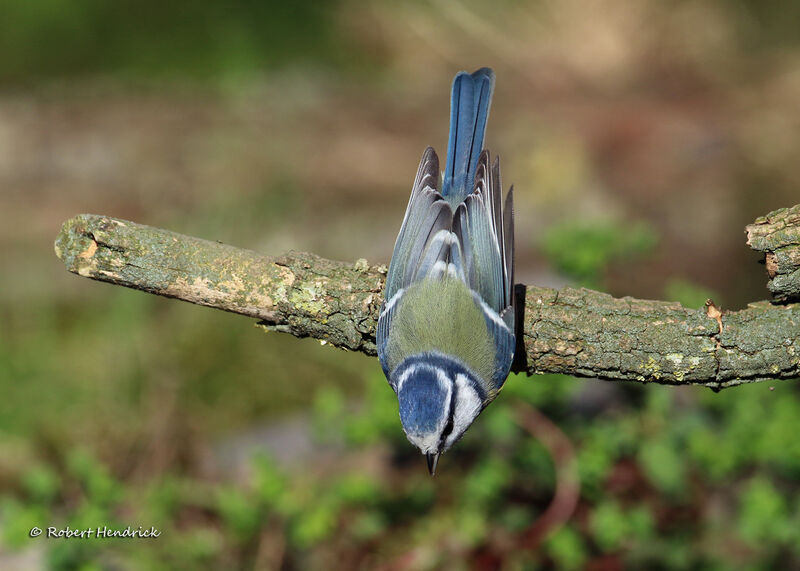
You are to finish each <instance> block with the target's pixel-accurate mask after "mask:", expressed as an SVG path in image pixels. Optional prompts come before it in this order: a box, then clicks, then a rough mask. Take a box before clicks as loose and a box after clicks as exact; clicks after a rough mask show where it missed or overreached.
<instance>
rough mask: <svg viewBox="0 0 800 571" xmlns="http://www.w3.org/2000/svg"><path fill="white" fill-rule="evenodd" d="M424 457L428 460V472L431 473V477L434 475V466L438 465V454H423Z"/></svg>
mask: <svg viewBox="0 0 800 571" xmlns="http://www.w3.org/2000/svg"><path fill="white" fill-rule="evenodd" d="M425 457H426V458H427V459H428V472H430V473H431V476H433V475H435V474H436V465H437V464H438V463H439V453H438V452H436V453H435V454H434V453H433V452H431V453H429V454H425Z"/></svg>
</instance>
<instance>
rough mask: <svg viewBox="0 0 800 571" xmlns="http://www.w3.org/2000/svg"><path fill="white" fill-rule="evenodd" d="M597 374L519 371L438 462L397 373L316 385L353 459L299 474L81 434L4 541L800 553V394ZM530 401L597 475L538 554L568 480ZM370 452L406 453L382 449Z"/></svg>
mask: <svg viewBox="0 0 800 571" xmlns="http://www.w3.org/2000/svg"><path fill="white" fill-rule="evenodd" d="M590 384H591V382H589V381H577V380H571V379H566V378H560V377H556V376H537V377H533V378H525V377H523V376H514V377H511V378H510V379H509V381H508V384H507V387H506V389H505V390H504V393H503V396H502V398H501V399H499V400H498V402H497V403H496V404H494V405H492V407H489V408H488V409H487V410H486V411H485V412H484V414H483V415H482V417H481V419H480V420H479V421H478V423H477V424H476V426H475V427H474V428H473V429H472V430H471V431H470V433H469V434H468V435H467V436H466V437H465V438H464V440H463V441H462V442H461V443H460V444H459V446H457V447H456V448H455V449H454V450H453V451H451V452H450V453H448V454H447V455H446V457H445V458H443V460H442V463H441V464H440V466H441V468H440V473H439V474H438V475H437V477H436V478H435V479H431V478H430V477H429V476H428V475H427V473H426V471H425V469H424V462H423V459H422V458H421V457H420V456H419V454H417V453H416V452H415V451H414V450H412V449H411V446H410V445H409V444H408V443H407V442H406V441H405V438H404V436H403V434H402V431H401V430H400V428H399V424H398V422H397V418H396V404H395V402H394V395H393V393H392V392H391V389H389V387H388V386H387V385H386V383H385V381H384V380H383V378H382V377H381V375H380V374H379V373H378V374H371V375H369V376H368V377H367V378H365V379H364V385H363V389H364V391H365V392H364V398H363V399H362V400H361V402H359V404H358V406H357V407H356V408H353V406H352V404H349V401H348V399H346V398H345V397H344V394H343V393H342V392H341V390H339V389H333V388H328V389H326V390H325V391H321V392H320V393H318V394H317V396H316V397H315V399H314V405H313V411H314V414H313V415H312V418H313V422H314V426H315V433H316V437H315V439H316V441H317V442H318V444H319V446H320V449H323V448H327V449H333V450H335V452H336V455H337V456H338V457H339V458H340V459H341V460H342V462H339V463H337V465H338V467H337V468H336V469H335V470H324V471H317V470H312V471H305V470H299V471H298V470H296V469H292V468H289V467H286V466H283V467H282V466H280V465H279V464H278V463H276V462H275V461H274V460H273V459H271V458H270V457H269V455H267V454H264V453H261V454H258V455H256V456H254V457H252V459H251V461H250V469H249V471H248V474H249V476H248V477H247V479H246V482H245V484H244V485H241V484H237V483H234V482H231V483H225V482H214V481H204V480H198V479H196V478H194V477H192V476H191V474H180V473H173V474H163V475H162V476H158V477H152V478H149V479H148V481H147V483H146V484H145V485H142V484H136V483H135V482H126V481H125V480H124V479H122V478H120V476H119V475H117V476H114V475H112V474H110V473H109V471H108V468H107V467H106V465H105V464H104V463H103V462H101V461H99V460H98V459H97V458H96V457H95V456H93V455H92V454H89V453H87V452H86V451H85V450H83V449H76V450H72V451H69V452H66V453H64V454H65V456H63V457H60V458H58V459H57V460H56V461H55V462H53V463H50V464H42V463H36V464H33V465H31V466H30V467H28V468H27V469H26V470H24V471H23V472H22V473H21V474H20V479H19V491H18V492H17V493H15V494H13V495H10V496H7V497H6V498H5V500H4V501H3V503H2V508H1V510H0V518H2V521H3V542H4V544H5V545H6V546H7V547H8V548H10V549H23V548H28V549H30V548H31V545H32V543H31V541H30V540H29V539H28V537H27V533H28V530H29V529H30V527H32V526H33V525H39V526H41V527H47V526H57V527H59V528H63V527H67V526H68V527H70V528H72V529H85V528H91V527H96V526H97V525H98V524H101V525H108V526H109V527H115V526H116V527H118V528H124V527H125V526H127V525H133V526H134V527H136V526H140V525H141V526H142V527H145V528H147V527H149V526H155V527H156V528H157V529H159V530H160V531H161V532H162V535H161V536H160V537H159V538H158V539H157V540H135V541H119V542H112V541H104V542H92V541H74V540H67V539H58V540H49V541H47V542H46V543H41V544H34V545H42V546H44V547H46V549H47V561H48V564H49V565H50V566H51V567H52V568H54V569H73V568H78V567H81V568H103V567H104V566H105V565H106V564H107V563H108V562H109V561H126V560H129V559H128V558H129V557H135V561H136V562H137V564H136V565H137V567H142V566H146V567H148V568H153V569H169V568H189V567H192V568H197V567H220V566H224V567H229V568H230V567H252V566H254V565H258V564H259V563H258V562H262V563H263V562H264V561H271V562H276V561H282V562H283V565H284V566H285V567H287V568H304V569H305V568H329V567H330V565H331V564H333V563H332V562H336V564H337V565H339V566H341V565H344V566H346V567H348V568H352V567H364V566H367V567H369V566H370V565H372V564H375V563H376V562H377V561H383V562H389V561H399V560H400V559H403V560H406V561H413V562H414V566H415V567H420V568H442V567H449V566H451V565H452V564H453V563H454V562H456V561H463V562H465V563H466V562H468V561H473V562H474V561H477V560H483V561H485V562H489V561H499V560H501V559H502V560H505V561H506V563H507V564H508V565H514V564H518V565H522V566H523V567H525V566H529V565H531V564H533V565H534V566H537V567H538V566H541V565H545V566H548V567H549V566H554V567H557V568H564V569H581V568H584V567H585V566H586V565H587V562H588V561H590V560H591V559H593V558H597V557H603V558H606V559H607V560H616V561H618V563H619V564H623V565H628V566H638V567H642V566H644V567H647V568H652V567H654V566H655V567H658V568H662V569H683V568H686V567H691V568H705V567H709V566H710V567H715V568H727V567H730V566H738V565H740V564H742V563H745V564H746V566H761V565H766V566H767V567H771V566H772V565H773V564H774V565H777V564H779V563H780V565H781V566H784V567H785V566H786V565H789V566H792V565H794V564H797V563H798V562H800V548H798V546H800V502H797V488H798V484H797V482H798V481H800V445H798V441H797V439H796V438H794V433H795V431H796V419H797V418H800V398H798V395H797V393H796V391H792V390H791V387H789V386H786V387H781V390H776V391H770V390H769V387H767V386H765V385H753V386H746V387H742V388H739V389H736V390H732V391H726V392H724V393H722V394H719V395H717V394H712V393H711V392H710V391H699V390H689V391H680V394H679V395H678V396H677V397H676V392H677V389H675V388H672V387H660V386H653V387H646V388H645V389H646V390H638V391H633V392H632V393H633V394H631V395H630V396H629V399H630V400H632V401H633V402H636V401H638V402H639V405H638V407H636V408H629V409H619V408H616V407H614V408H609V409H604V410H597V411H595V413H594V414H593V415H591V416H587V415H585V414H584V415H578V414H575V412H574V411H576V410H577V409H578V408H579V407H580V406H581V404H580V403H581V399H582V395H583V394H584V392H585V390H586V389H587V388H588V387H589V385H590ZM518 399H521V400H524V401H526V402H528V403H531V404H533V405H535V406H536V407H537V408H539V409H540V410H541V411H543V412H544V413H546V414H547V415H548V416H550V417H551V418H555V419H557V420H558V422H559V424H560V425H561V428H562V429H563V430H565V431H566V432H567V433H568V434H569V435H570V437H571V438H572V440H573V441H574V442H575V443H576V445H577V461H578V466H579V471H580V475H581V481H582V492H581V498H580V503H579V507H578V510H577V512H576V514H575V516H574V517H573V518H572V520H571V523H570V524H569V525H567V526H566V527H562V528H560V529H557V530H555V533H554V534H553V535H551V536H550V537H549V538H548V539H547V540H546V541H545V543H544V545H543V548H542V549H541V550H538V551H536V552H533V553H528V552H526V551H524V550H518V549H517V548H515V547H514V546H517V547H521V546H522V545H523V543H521V541H522V539H521V537H522V536H521V534H522V532H523V531H524V530H525V529H526V528H527V527H528V526H530V525H531V524H532V523H533V522H534V521H536V519H537V517H539V516H541V514H542V513H543V511H544V509H545V508H546V507H547V504H548V502H549V501H550V498H551V496H552V494H553V489H554V485H555V480H554V475H553V467H552V463H551V460H550V458H549V456H548V454H547V452H546V451H545V449H544V448H543V447H541V446H540V445H538V443H537V442H536V441H533V440H531V437H530V435H529V433H527V432H526V431H525V430H522V429H521V428H520V427H519V425H518V424H517V422H516V421H515V419H514V417H515V414H516V413H517V411H516V410H515V406H514V402H515V401H516V400H518ZM686 399H690V401H689V405H688V406H687V402H685V401H686ZM679 400H680V401H684V402H682V404H678V401H679ZM768 410H771V414H769V415H767V414H765V413H766V412H767V411H768ZM765 443H768V445H765ZM365 453H367V454H368V455H372V456H376V457H385V458H386V459H387V462H388V463H387V464H386V466H385V468H379V467H378V466H380V464H375V463H374V462H367V464H363V460H364V454H365ZM359 458H360V459H361V460H359ZM350 462H352V463H353V464H351V465H350V467H349V468H348V467H347V464H348V463H350ZM754 474H757V475H754ZM728 498H738V499H735V500H734V501H733V502H730V501H729V499H728ZM376 546H380V549H379V553H380V556H379V557H378V556H377V555H374V553H376ZM376 557H377V559H376ZM791 562H794V563H791Z"/></svg>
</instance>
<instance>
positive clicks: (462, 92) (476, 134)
mask: <svg viewBox="0 0 800 571" xmlns="http://www.w3.org/2000/svg"><path fill="white" fill-rule="evenodd" d="M493 90H494V72H493V71H492V70H491V69H489V68H488V67H482V68H481V69H479V70H478V71H476V72H475V73H473V74H472V75H470V74H468V73H466V72H463V71H462V72H461V73H459V74H458V75H456V78H455V79H454V80H453V93H452V95H451V98H450V141H449V142H448V144H447V165H446V166H445V171H444V182H443V183H442V195H443V196H448V197H449V199H448V202H450V204H458V203H459V202H461V201H462V200H463V199H464V197H465V196H467V195H468V194H469V193H470V192H472V190H473V189H472V185H473V184H474V181H475V169H476V168H477V166H478V157H479V156H480V154H481V150H483V136H484V134H485V133H486V120H487V119H488V118H489V105H491V103H492V91H493Z"/></svg>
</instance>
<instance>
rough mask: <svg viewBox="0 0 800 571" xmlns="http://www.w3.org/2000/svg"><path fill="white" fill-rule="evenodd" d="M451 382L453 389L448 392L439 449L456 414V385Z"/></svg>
mask: <svg viewBox="0 0 800 571" xmlns="http://www.w3.org/2000/svg"><path fill="white" fill-rule="evenodd" d="M451 383H452V385H453V390H452V392H451V393H450V410H448V411H447V424H445V425H444V430H442V435H441V437H439V450H441V449H442V448H443V447H444V443H445V441H446V440H447V437H448V436H450V434H451V433H452V432H453V419H454V417H455V414H456V401H457V400H458V385H456V383H453V382H452V381H451Z"/></svg>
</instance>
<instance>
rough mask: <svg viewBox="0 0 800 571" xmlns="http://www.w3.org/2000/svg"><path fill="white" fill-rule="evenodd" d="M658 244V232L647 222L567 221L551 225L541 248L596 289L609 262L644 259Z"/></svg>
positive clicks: (565, 270) (557, 264) (564, 269)
mask: <svg viewBox="0 0 800 571" xmlns="http://www.w3.org/2000/svg"><path fill="white" fill-rule="evenodd" d="M657 243H658V236H657V234H656V233H655V231H654V230H653V229H652V228H651V227H650V226H648V225H647V224H646V223H644V222H638V223H633V224H629V223H623V222H611V221H609V222H593V223H589V222H585V221H577V222H576V221H567V222H564V223H561V224H555V225H553V226H551V227H550V228H548V230H547V233H546V235H545V236H544V240H543V242H542V248H543V250H544V253H545V254H546V255H547V257H548V259H549V260H550V261H551V262H552V263H553V265H554V266H555V267H556V268H557V269H559V270H560V271H561V272H563V273H564V274H566V275H567V276H569V277H571V278H574V279H575V280H576V281H577V282H578V283H579V284H580V285H582V286H585V287H594V288H596V287H598V286H599V283H600V282H601V279H602V275H603V272H605V270H606V269H607V268H608V267H609V265H610V264H612V263H617V262H619V263H623V262H632V261H634V260H635V259H636V258H641V257H643V256H645V255H646V254H648V253H649V252H651V251H652V250H653V249H654V248H655V246H656V244H657Z"/></svg>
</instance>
